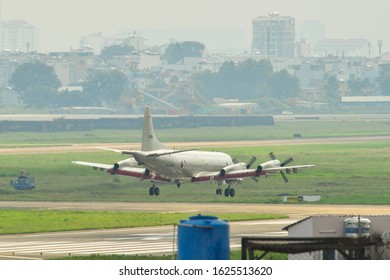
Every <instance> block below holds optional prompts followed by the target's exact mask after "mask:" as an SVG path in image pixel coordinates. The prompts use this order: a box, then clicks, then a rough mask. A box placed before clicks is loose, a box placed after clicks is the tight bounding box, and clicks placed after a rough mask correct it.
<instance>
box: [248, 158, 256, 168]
mask: <svg viewBox="0 0 390 280" xmlns="http://www.w3.org/2000/svg"><path fill="white" fill-rule="evenodd" d="M255 162H256V158H255V157H252V158H251V159H250V160H249V162H248V164H247V165H246V169H249V168H251V166H252V164H254V163H255Z"/></svg>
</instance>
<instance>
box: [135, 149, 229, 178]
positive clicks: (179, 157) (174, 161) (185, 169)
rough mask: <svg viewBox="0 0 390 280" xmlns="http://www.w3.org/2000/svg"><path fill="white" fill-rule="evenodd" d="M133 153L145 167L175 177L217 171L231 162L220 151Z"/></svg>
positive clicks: (227, 156)
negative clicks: (160, 153)
mask: <svg viewBox="0 0 390 280" xmlns="http://www.w3.org/2000/svg"><path fill="white" fill-rule="evenodd" d="M169 151H170V150H164V151H162V152H169ZM133 155H134V158H135V159H136V161H138V163H140V164H142V165H143V166H145V167H146V168H147V169H149V170H153V171H154V172H155V173H158V174H160V175H162V176H165V177H169V178H176V179H185V178H191V177H192V176H193V175H194V174H197V173H199V172H213V171H219V170H221V168H223V167H225V166H228V165H231V164H233V160H232V158H231V157H230V156H229V155H227V154H225V153H220V152H205V151H186V152H181V153H174V154H167V155H162V156H148V155H147V153H144V152H137V153H134V154H133Z"/></svg>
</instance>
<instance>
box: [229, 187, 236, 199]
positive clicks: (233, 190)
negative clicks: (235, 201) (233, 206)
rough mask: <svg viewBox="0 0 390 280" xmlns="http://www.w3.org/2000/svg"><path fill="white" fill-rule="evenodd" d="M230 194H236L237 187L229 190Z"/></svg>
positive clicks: (232, 195)
mask: <svg viewBox="0 0 390 280" xmlns="http://www.w3.org/2000/svg"><path fill="white" fill-rule="evenodd" d="M229 195H230V196H231V197H234V196H235V195H236V191H235V189H233V188H232V189H230V190H229Z"/></svg>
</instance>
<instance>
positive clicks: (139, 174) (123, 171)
mask: <svg viewBox="0 0 390 280" xmlns="http://www.w3.org/2000/svg"><path fill="white" fill-rule="evenodd" d="M72 163H73V164H77V165H84V166H90V167H92V168H93V169H94V170H101V171H107V173H110V174H112V175H114V174H118V175H123V176H130V177H135V178H139V179H141V180H150V181H152V182H163V183H168V182H170V181H171V179H169V178H165V177H162V176H159V175H157V174H155V173H153V172H146V171H145V168H138V167H121V168H119V169H117V170H115V171H114V166H113V165H112V164H104V163H95V162H85V161H72Z"/></svg>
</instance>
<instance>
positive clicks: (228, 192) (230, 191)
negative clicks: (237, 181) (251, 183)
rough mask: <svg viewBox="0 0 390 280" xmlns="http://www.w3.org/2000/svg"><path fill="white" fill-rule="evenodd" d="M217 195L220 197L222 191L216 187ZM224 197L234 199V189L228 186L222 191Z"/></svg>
mask: <svg viewBox="0 0 390 280" xmlns="http://www.w3.org/2000/svg"><path fill="white" fill-rule="evenodd" d="M215 193H216V194H217V195H222V189H221V188H220V187H218V189H217V190H216V191H215ZM224 195H225V197H229V196H230V197H234V196H235V195H236V190H235V189H234V188H231V187H230V185H229V186H228V187H227V188H226V189H225V191H224Z"/></svg>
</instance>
